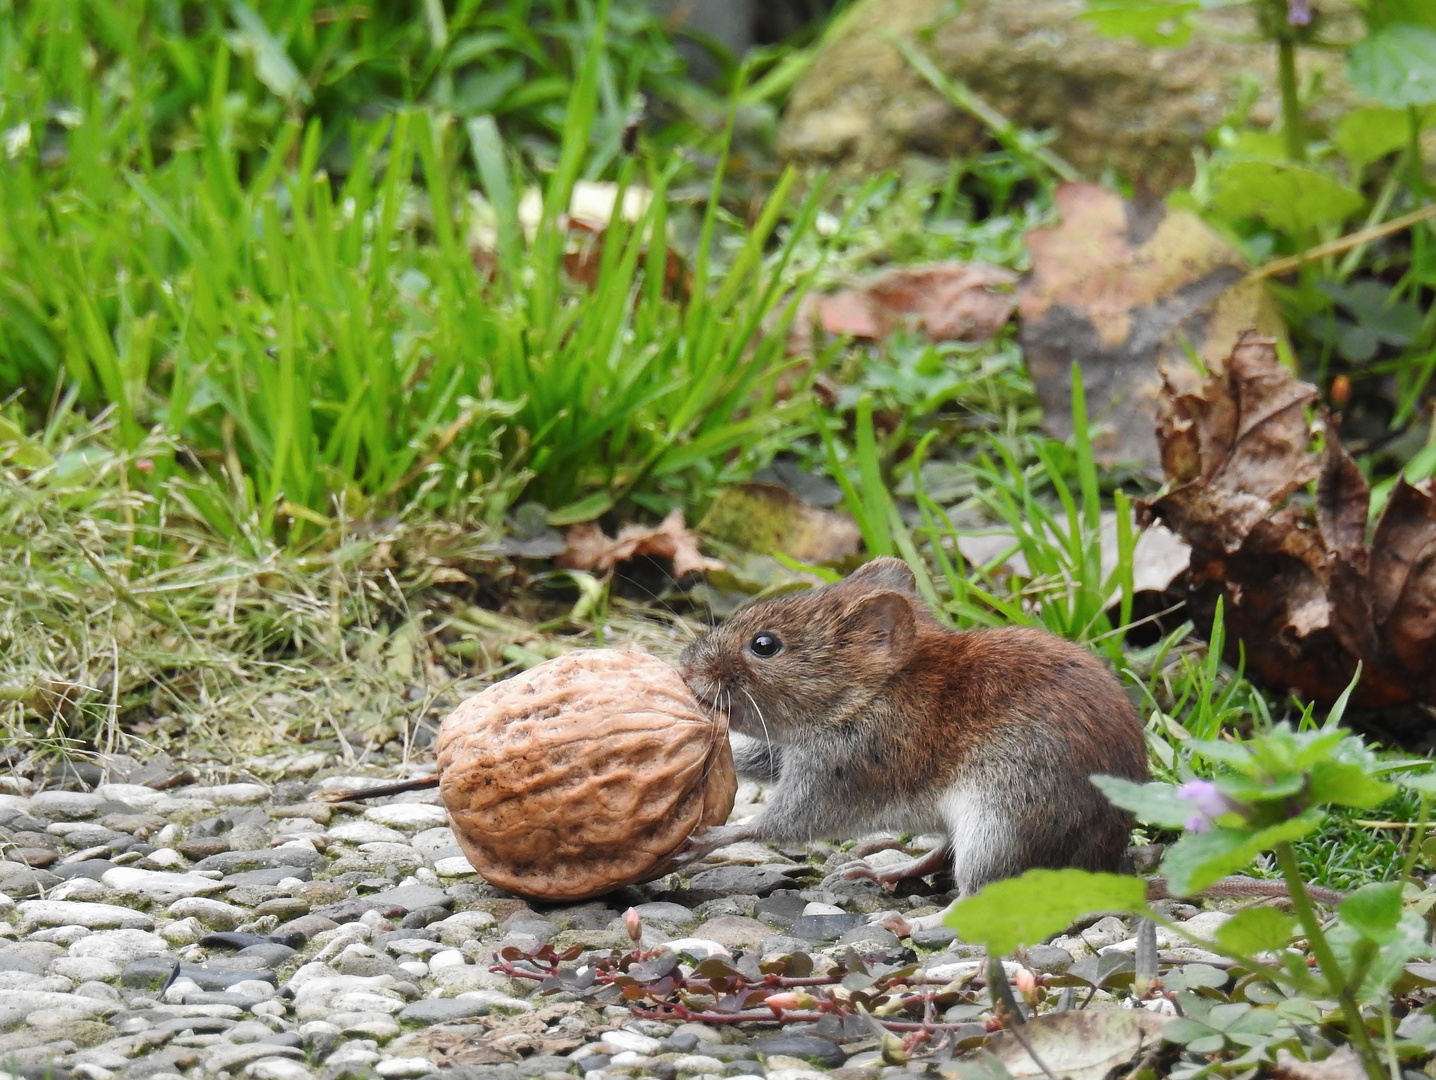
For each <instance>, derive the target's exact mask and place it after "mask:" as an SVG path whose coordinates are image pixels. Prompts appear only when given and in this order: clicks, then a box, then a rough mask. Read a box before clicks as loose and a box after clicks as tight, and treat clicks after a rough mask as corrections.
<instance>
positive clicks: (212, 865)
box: [195, 847, 324, 885]
mask: <svg viewBox="0 0 1436 1080" xmlns="http://www.w3.org/2000/svg"><path fill="white" fill-rule="evenodd" d="M323 859H324V856H323V855H321V854H319V852H317V851H315V850H314V849H313V848H307V847H285V848H265V849H264V850H263V851H224V852H221V853H220V854H218V855H211V856H210V857H209V858H207V859H201V860H200V861H199V862H197V863H196V864H195V869H196V870H218V871H219V872H220V873H221V874H225V875H226V878H225V881H226V883H227V884H231V885H235V884H239V883H238V882H233V881H229V878H230V877H233V876H238V873H240V872H244V871H248V870H277V869H279V868H280V867H284V868H291V867H296V866H298V867H304V868H305V869H309V868H311V867H313V866H314V865H315V864H316V863H319V862H321V861H323ZM289 876H290V875H288V874H281V875H280V877H289ZM278 880H279V878H275V879H274V881H278ZM245 884H250V885H257V884H259V882H254V881H250V882H245ZM269 884H273V882H270V883H269Z"/></svg>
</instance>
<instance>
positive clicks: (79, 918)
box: [17, 900, 155, 930]
mask: <svg viewBox="0 0 1436 1080" xmlns="http://www.w3.org/2000/svg"><path fill="white" fill-rule="evenodd" d="M17 906H18V907H19V909H20V918H21V919H22V920H24V922H25V924H26V925H29V926H87V927H89V928H90V929H91V930H99V929H105V928H109V927H117V928H119V929H121V930H148V929H150V928H151V927H153V926H154V925H155V921H154V919H152V918H151V917H150V916H148V915H146V914H145V913H144V912H142V911H135V910H134V909H133V908H127V907H120V906H119V905H118V904H87V903H81V902H78V901H72V900H23V901H21V902H20V904H19V905H17Z"/></svg>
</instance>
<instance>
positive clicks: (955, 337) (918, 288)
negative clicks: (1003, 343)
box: [788, 263, 1017, 354]
mask: <svg viewBox="0 0 1436 1080" xmlns="http://www.w3.org/2000/svg"><path fill="white" fill-rule="evenodd" d="M1016 282H1017V275H1016V274H1014V273H1013V272H1012V271H1011V270H1006V269H1004V268H1002V267H1000V266H990V265H988V264H986V263H937V264H933V265H930V266H908V267H901V268H898V269H896V270H888V271H885V272H883V273H881V274H878V275H876V276H875V277H873V278H871V279H870V280H868V281H867V282H865V283H863V284H861V285H859V286H857V287H855V288H851V289H843V290H842V291H840V292H836V293H832V294H830V295H826V296H821V295H813V294H810V295H808V296H807V297H805V298H804V300H803V303H802V305H801V306H800V308H799V310H798V316H797V318H795V319H794V320H793V330H792V335H791V337H790V338H789V342H788V351H789V352H790V353H793V354H801V353H806V352H810V351H811V350H812V331H813V326H814V324H815V323H816V325H817V327H818V328H819V329H821V330H823V331H824V332H825V333H828V334H832V335H835V336H838V337H854V338H866V339H868V340H870V341H881V340H882V339H884V338H886V337H887V336H888V335H889V334H891V333H892V332H893V331H894V330H896V329H897V328H898V327H899V326H902V325H904V324H905V323H908V324H912V325H915V326H916V327H917V328H918V329H920V330H922V332H923V333H924V334H926V335H927V337H928V338H929V339H931V340H933V341H986V340H987V339H988V338H990V337H992V336H994V335H995V334H996V333H997V332H998V331H999V330H1001V329H1002V328H1003V327H1004V326H1006V325H1007V321H1008V320H1009V319H1010V318H1012V311H1013V309H1014V308H1015V307H1016V303H1017V302H1016V298H1015V296H1014V295H1013V292H1012V287H1013V285H1014V284H1016Z"/></svg>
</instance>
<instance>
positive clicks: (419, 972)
mask: <svg viewBox="0 0 1436 1080" xmlns="http://www.w3.org/2000/svg"><path fill="white" fill-rule="evenodd" d="M399 970H400V971H402V972H404V973H405V974H406V975H411V976H413V977H414V978H416V979H426V978H428V976H429V965H428V964H426V963H424V961H422V960H403V961H400V963H399Z"/></svg>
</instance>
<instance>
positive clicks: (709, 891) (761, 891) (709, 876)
mask: <svg viewBox="0 0 1436 1080" xmlns="http://www.w3.org/2000/svg"><path fill="white" fill-rule="evenodd" d="M791 884H792V882H791V881H790V880H789V878H788V875H787V874H783V873H780V872H779V871H777V870H765V869H764V868H762V867H759V866H715V867H714V868H713V869H712V870H703V871H700V872H699V873H697V874H694V875H693V877H692V878H691V879H690V880H689V882H688V888H687V889H686V890H685V895H686V896H687V897H688V898H689V899H691V900H696V901H699V902H701V901H704V900H717V899H719V898H720V897H724V896H732V895H734V894H735V893H740V894H743V895H746V896H767V895H768V894H769V893H771V892H773V890H775V889H778V888H780V887H782V886H784V885H791Z"/></svg>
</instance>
